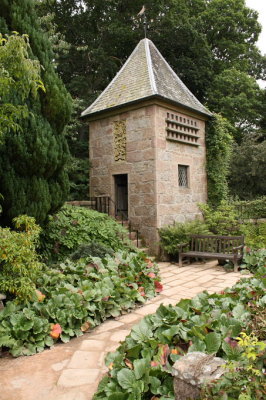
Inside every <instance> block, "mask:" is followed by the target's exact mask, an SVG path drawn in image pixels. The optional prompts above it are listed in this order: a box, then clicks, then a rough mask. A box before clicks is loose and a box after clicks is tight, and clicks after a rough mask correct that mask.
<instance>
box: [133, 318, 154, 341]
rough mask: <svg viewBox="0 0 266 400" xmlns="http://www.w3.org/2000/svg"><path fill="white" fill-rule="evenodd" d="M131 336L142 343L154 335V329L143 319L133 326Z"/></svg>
mask: <svg viewBox="0 0 266 400" xmlns="http://www.w3.org/2000/svg"><path fill="white" fill-rule="evenodd" d="M131 336H132V338H133V339H135V340H136V341H137V342H140V343H142V342H144V341H145V340H147V339H150V338H151V337H152V330H151V328H150V326H149V325H148V324H147V322H146V321H145V320H144V319H143V320H142V321H141V322H140V323H139V324H138V325H136V326H134V327H133V329H132V332H131Z"/></svg>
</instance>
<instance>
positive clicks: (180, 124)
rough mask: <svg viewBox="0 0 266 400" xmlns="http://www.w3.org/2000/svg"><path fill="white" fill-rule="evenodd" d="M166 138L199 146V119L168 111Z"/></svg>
mask: <svg viewBox="0 0 266 400" xmlns="http://www.w3.org/2000/svg"><path fill="white" fill-rule="evenodd" d="M165 122H166V139H168V140H172V141H174V142H178V143H184V144H188V145H191V146H199V143H198V139H199V137H200V136H199V135H198V132H199V128H198V127H197V121H195V120H194V119H192V118H191V117H190V118H188V117H183V116H181V115H178V114H171V113H167V118H166V119H165Z"/></svg>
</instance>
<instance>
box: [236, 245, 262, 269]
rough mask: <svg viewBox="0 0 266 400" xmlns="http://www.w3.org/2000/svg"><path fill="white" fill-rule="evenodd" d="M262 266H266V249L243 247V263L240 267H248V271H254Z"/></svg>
mask: <svg viewBox="0 0 266 400" xmlns="http://www.w3.org/2000/svg"><path fill="white" fill-rule="evenodd" d="M264 266H266V249H260V250H251V249H249V248H246V249H245V252H244V257H243V264H242V265H241V267H242V268H245V269H248V270H249V271H250V272H256V271H258V269H259V268H263V267H264ZM265 272H266V269H265Z"/></svg>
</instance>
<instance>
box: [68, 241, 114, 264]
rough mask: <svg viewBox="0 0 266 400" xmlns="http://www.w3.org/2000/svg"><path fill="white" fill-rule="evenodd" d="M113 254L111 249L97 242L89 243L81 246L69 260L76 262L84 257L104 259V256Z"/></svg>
mask: <svg viewBox="0 0 266 400" xmlns="http://www.w3.org/2000/svg"><path fill="white" fill-rule="evenodd" d="M113 254H114V250H113V249H112V248H111V247H108V246H105V245H104V244H101V243H98V242H90V243H88V244H81V245H80V246H79V247H78V248H77V249H76V250H75V251H74V253H72V254H71V255H70V259H71V260H78V259H79V258H84V257H99V258H104V257H105V256H106V255H109V256H112V255H113Z"/></svg>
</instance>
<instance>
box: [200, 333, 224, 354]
mask: <svg viewBox="0 0 266 400" xmlns="http://www.w3.org/2000/svg"><path fill="white" fill-rule="evenodd" d="M204 342H205V343H206V351H207V353H209V354H212V353H217V351H218V350H219V348H220V346H221V335H220V334H219V333H216V332H211V333H208V334H207V335H206V337H205V339H204Z"/></svg>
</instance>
